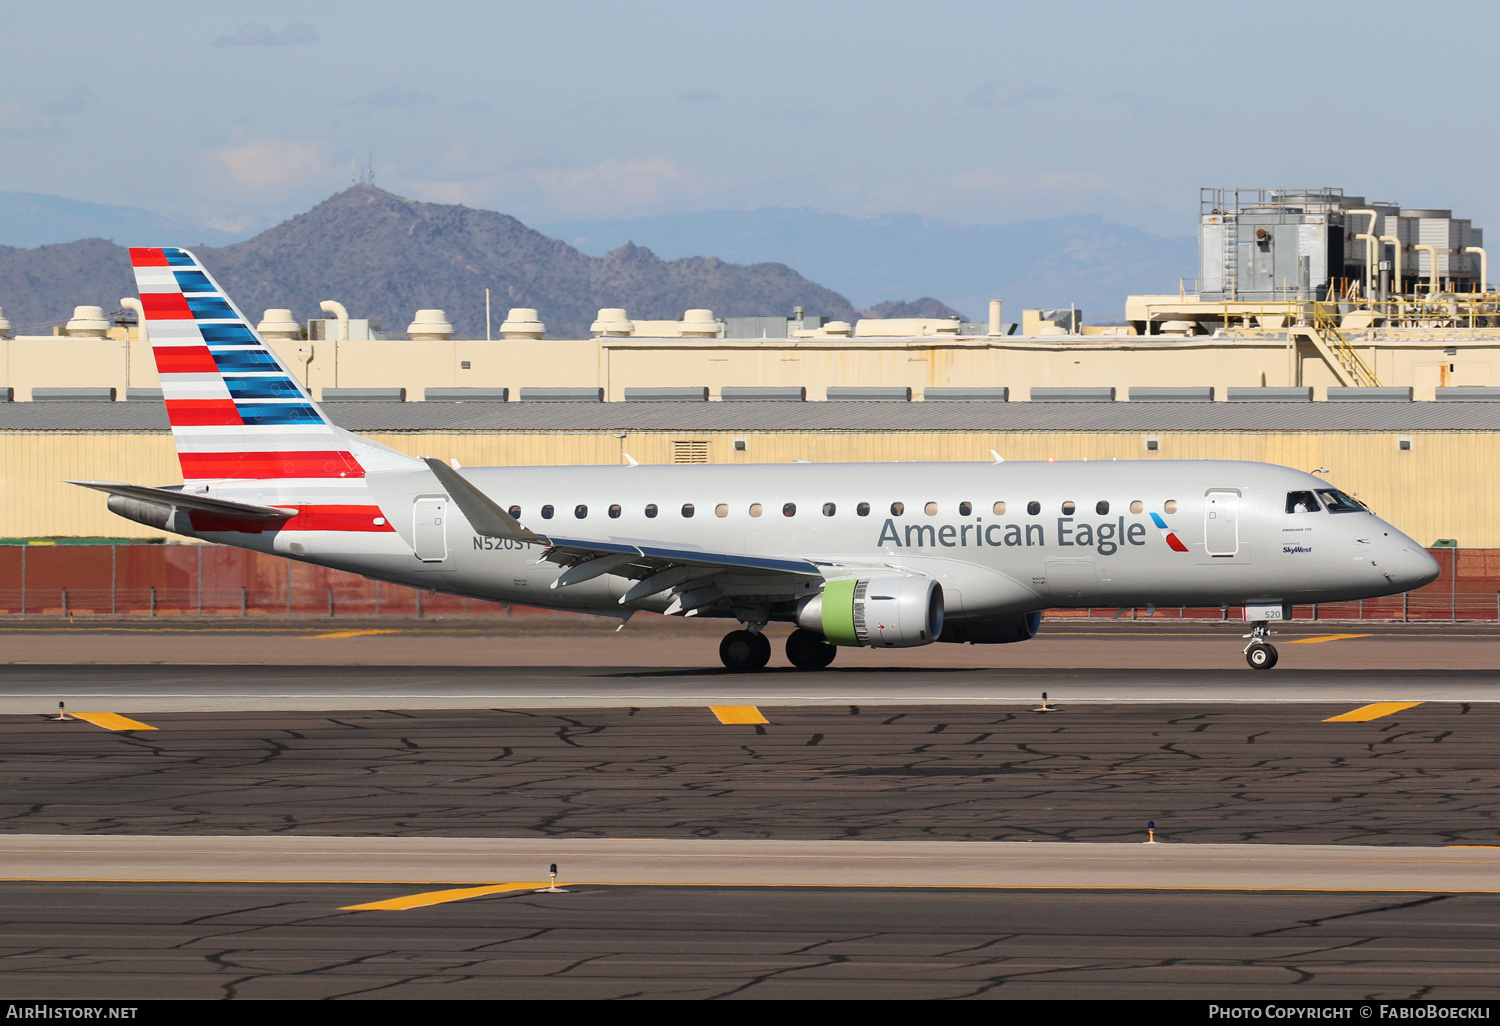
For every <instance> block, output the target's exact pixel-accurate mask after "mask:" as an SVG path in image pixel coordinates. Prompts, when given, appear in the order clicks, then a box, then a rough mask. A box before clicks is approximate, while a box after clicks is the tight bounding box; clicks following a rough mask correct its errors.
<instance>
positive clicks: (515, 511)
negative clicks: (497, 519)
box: [510, 506, 521, 520]
mask: <svg viewBox="0 0 1500 1026" xmlns="http://www.w3.org/2000/svg"><path fill="white" fill-rule="evenodd" d="M510 515H511V516H513V517H515V518H516V519H517V520H520V519H521V507H520V506H512V507H511V508H510Z"/></svg>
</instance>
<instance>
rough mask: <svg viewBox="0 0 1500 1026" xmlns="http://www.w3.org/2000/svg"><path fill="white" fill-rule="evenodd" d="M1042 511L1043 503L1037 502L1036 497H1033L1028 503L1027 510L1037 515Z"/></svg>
mask: <svg viewBox="0 0 1500 1026" xmlns="http://www.w3.org/2000/svg"><path fill="white" fill-rule="evenodd" d="M1041 511H1042V504H1041V503H1040V502H1037V501H1036V500H1035V499H1032V500H1031V501H1030V502H1028V503H1027V504H1026V512H1027V513H1029V514H1031V515H1032V516H1036V515H1037V514H1038V513H1040V512H1041Z"/></svg>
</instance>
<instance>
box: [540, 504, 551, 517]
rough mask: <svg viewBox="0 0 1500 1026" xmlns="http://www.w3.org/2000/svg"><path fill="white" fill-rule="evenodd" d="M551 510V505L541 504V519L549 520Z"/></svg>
mask: <svg viewBox="0 0 1500 1026" xmlns="http://www.w3.org/2000/svg"><path fill="white" fill-rule="evenodd" d="M552 512H553V510H552V507H551V506H543V507H542V519H543V520H551V519H552Z"/></svg>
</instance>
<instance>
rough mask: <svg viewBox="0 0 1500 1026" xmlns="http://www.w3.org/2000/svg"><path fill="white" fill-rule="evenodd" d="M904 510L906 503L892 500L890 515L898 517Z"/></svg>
mask: <svg viewBox="0 0 1500 1026" xmlns="http://www.w3.org/2000/svg"><path fill="white" fill-rule="evenodd" d="M905 512H906V503H904V502H893V503H891V516H893V517H899V516H900V515H901V514H903V513H905Z"/></svg>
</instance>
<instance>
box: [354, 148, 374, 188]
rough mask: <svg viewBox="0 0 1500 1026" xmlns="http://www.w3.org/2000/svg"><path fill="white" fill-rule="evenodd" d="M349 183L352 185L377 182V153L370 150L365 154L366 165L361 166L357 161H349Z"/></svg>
mask: <svg viewBox="0 0 1500 1026" xmlns="http://www.w3.org/2000/svg"><path fill="white" fill-rule="evenodd" d="M349 184H350V185H360V184H364V185H374V184H375V153H374V151H370V152H368V153H366V154H365V166H364V167H360V166H359V164H358V163H356V162H355V161H352V160H351V161H349Z"/></svg>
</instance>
